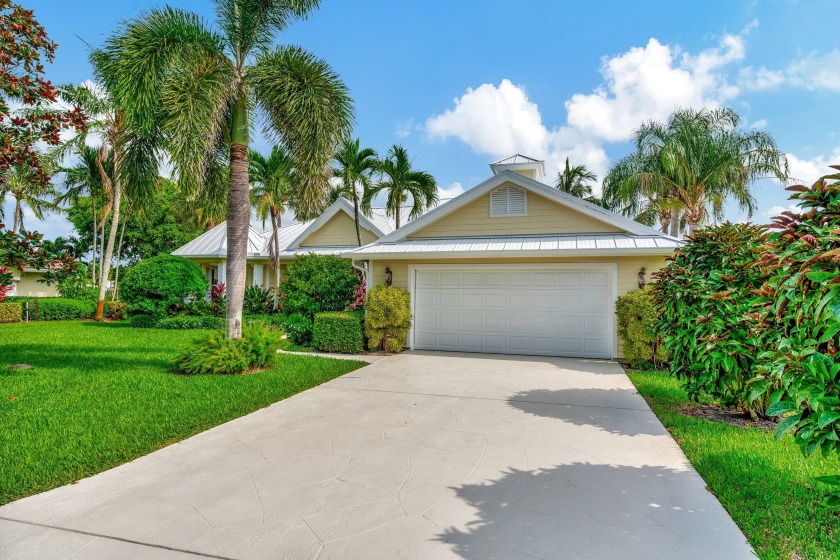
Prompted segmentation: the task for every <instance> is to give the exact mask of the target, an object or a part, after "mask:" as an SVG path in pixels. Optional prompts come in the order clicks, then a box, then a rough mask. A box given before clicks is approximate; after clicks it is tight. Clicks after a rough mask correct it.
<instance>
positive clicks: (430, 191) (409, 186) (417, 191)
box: [362, 144, 438, 228]
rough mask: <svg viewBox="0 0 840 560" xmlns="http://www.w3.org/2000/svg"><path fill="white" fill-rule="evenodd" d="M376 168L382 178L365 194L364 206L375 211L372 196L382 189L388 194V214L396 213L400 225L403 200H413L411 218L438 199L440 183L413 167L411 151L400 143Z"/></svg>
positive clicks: (366, 210) (418, 214)
mask: <svg viewBox="0 0 840 560" xmlns="http://www.w3.org/2000/svg"><path fill="white" fill-rule="evenodd" d="M376 170H377V171H378V172H379V173H380V175H381V176H382V179H381V180H380V181H379V182H378V183H377V184H375V185H373V186H372V187H371V188H370V189H368V191H367V192H366V193H365V194H364V197H363V199H362V208H363V209H364V211H365V212H367V213H370V212H371V211H372V205H373V199H374V197H376V195H378V194H379V193H380V192H384V193H385V194H386V200H385V210H386V213H387V215H388V217H393V218H394V220H395V225H396V227H397V228H399V227H400V225H401V224H402V222H401V210H402V206H403V204H405V203H406V202H408V201H409V198H410V200H411V211H410V212H409V214H408V219H409V220H413V219H415V218H418V217H419V216H420V215H421V214H423V212H425V211H426V209H427V208H430V207H432V206H434V205H435V204H437V202H438V191H437V183H436V182H435V178H434V177H432V175H431V174H430V173H426V172H425V171H417V170H416V169H412V167H411V160H410V159H408V152H407V151H406V149H405V148H403V147H402V146H399V145H396V144H395V145H394V146H391V149H390V150H388V156H387V157H386V158H385V159H383V160H381V161H380V162H379V163H378V164H377V167H376Z"/></svg>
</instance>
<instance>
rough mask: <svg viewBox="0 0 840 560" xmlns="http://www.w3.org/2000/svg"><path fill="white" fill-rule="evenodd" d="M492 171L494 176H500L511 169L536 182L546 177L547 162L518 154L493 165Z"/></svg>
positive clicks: (491, 165)
mask: <svg viewBox="0 0 840 560" xmlns="http://www.w3.org/2000/svg"><path fill="white" fill-rule="evenodd" d="M490 169H492V170H493V175H498V174H499V173H501V172H502V171H504V170H506V169H509V170H511V171H513V172H515V173H519V174H520V175H524V176H525V177H528V178H529V179H533V180H535V181H539V180H540V179H542V178H543V177H545V162H543V161H541V160H538V159H534V158H529V157H528V156H523V155H522V154H516V155H515V156H510V157H509V158H505V159H500V160H499V161H497V162H495V163H491V164H490Z"/></svg>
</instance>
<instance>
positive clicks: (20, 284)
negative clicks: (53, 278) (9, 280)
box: [15, 272, 59, 297]
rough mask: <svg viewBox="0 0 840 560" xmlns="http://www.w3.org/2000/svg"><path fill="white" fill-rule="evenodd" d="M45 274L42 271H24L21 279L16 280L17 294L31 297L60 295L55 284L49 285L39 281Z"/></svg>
mask: <svg viewBox="0 0 840 560" xmlns="http://www.w3.org/2000/svg"><path fill="white" fill-rule="evenodd" d="M43 277H44V275H43V274H42V273H40V272H23V273H21V275H20V280H18V281H17V282H15V295H16V296H30V297H58V295H59V294H58V289H57V287H56V285H55V284H50V285H47V284H45V283H43V282H38V280H40V279H41V278H43Z"/></svg>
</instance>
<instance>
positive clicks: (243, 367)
mask: <svg viewBox="0 0 840 560" xmlns="http://www.w3.org/2000/svg"><path fill="white" fill-rule="evenodd" d="M279 342H280V341H279V339H278V334H277V333H276V331H273V330H272V329H269V328H268V327H266V326H265V325H262V324H259V323H257V324H253V325H246V326H245V327H244V328H243V329H242V338H240V339H238V340H229V339H226V338H225V337H224V333H222V332H213V333H211V334H209V335H208V336H207V337H205V338H202V339H199V340H197V341H196V342H194V343H193V344H192V345H191V346H189V347H188V348H187V349H185V350H184V351H183V352H182V353H181V354H180V355H179V356H178V357H177V358H176V359H175V371H176V373H182V374H185V375H199V374H235V373H243V372H246V371H249V370H254V369H260V368H264V367H267V366H269V365H270V364H271V363H272V362H273V361H274V359H275V357H276V355H277V352H276V351H277V347H278V346H279Z"/></svg>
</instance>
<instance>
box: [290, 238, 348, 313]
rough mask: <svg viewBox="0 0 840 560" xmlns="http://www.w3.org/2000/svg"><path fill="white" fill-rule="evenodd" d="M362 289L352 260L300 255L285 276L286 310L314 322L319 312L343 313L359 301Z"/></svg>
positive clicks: (329, 256)
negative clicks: (356, 295)
mask: <svg viewBox="0 0 840 560" xmlns="http://www.w3.org/2000/svg"><path fill="white" fill-rule="evenodd" d="M358 287H359V277H358V275H357V273H356V271H355V270H354V269H353V264H352V263H351V262H350V260H349V259H345V258H342V257H339V256H338V255H316V254H314V253H310V254H308V255H299V256H298V257H297V258H296V259H295V261H294V262H293V263H291V264H290V265H289V267H288V268H287V269H286V274H285V275H284V277H283V282H282V284H281V288H280V293H282V294H283V310H284V311H285V312H287V313H290V314H296V313H300V314H302V315H306V316H307V317H309V318H310V319H312V318H314V317H315V314H316V313H323V312H326V311H341V310H343V309H347V305H348V304H349V303H350V302H352V301H355V294H356V290H357V288H358Z"/></svg>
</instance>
